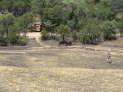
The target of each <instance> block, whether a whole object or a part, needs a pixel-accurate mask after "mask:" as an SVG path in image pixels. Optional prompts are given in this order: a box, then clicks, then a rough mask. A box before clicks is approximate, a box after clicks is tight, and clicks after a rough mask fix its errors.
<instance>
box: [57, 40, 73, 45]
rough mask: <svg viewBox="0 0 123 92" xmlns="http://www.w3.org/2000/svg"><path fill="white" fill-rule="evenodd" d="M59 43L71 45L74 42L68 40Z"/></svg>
mask: <svg viewBox="0 0 123 92" xmlns="http://www.w3.org/2000/svg"><path fill="white" fill-rule="evenodd" d="M59 45H65V46H71V45H72V42H71V41H69V42H67V41H61V42H59Z"/></svg>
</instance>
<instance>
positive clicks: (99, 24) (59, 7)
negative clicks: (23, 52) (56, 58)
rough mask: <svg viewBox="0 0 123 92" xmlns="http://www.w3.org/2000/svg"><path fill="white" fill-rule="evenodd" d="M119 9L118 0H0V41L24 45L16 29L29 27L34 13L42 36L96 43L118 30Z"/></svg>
mask: <svg viewBox="0 0 123 92" xmlns="http://www.w3.org/2000/svg"><path fill="white" fill-rule="evenodd" d="M122 12H123V3H122V0H115V1H113V0H76V1H75V0H64V1H63V0H0V13H1V14H0V45H4V46H5V45H10V44H12V45H26V43H27V40H26V37H25V35H23V36H22V35H20V33H24V34H26V33H27V32H28V31H30V30H32V24H33V22H34V20H35V18H36V17H37V16H38V17H40V19H41V22H42V39H43V40H47V39H54V40H58V41H60V40H63V41H62V42H64V43H65V42H66V39H67V38H70V39H72V41H80V42H82V43H83V44H98V43H99V42H101V41H104V40H112V39H116V38H117V37H116V34H117V33H119V32H122V28H123V27H122V25H123V18H117V17H116V16H117V14H119V13H122ZM116 29H119V31H117V30H116ZM49 34H50V35H49ZM54 34H55V35H54ZM52 35H53V36H52ZM58 35H59V36H60V37H58Z"/></svg>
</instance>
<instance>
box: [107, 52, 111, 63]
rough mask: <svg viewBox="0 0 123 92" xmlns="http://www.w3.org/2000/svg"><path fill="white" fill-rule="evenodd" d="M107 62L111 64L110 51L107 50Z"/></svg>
mask: <svg viewBox="0 0 123 92" xmlns="http://www.w3.org/2000/svg"><path fill="white" fill-rule="evenodd" d="M106 61H107V63H109V64H112V57H111V53H110V52H109V53H108V55H107V60H106Z"/></svg>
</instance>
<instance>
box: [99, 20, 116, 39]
mask: <svg viewBox="0 0 123 92" xmlns="http://www.w3.org/2000/svg"><path fill="white" fill-rule="evenodd" d="M116 28H117V22H116V21H109V20H108V21H105V22H104V23H103V24H102V25H101V31H102V32H103V34H104V40H113V39H116V34H117V31H116Z"/></svg>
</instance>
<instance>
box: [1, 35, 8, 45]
mask: <svg viewBox="0 0 123 92" xmlns="http://www.w3.org/2000/svg"><path fill="white" fill-rule="evenodd" d="M7 42H8V41H7V38H3V37H0V46H7V44H8V43H7Z"/></svg>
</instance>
